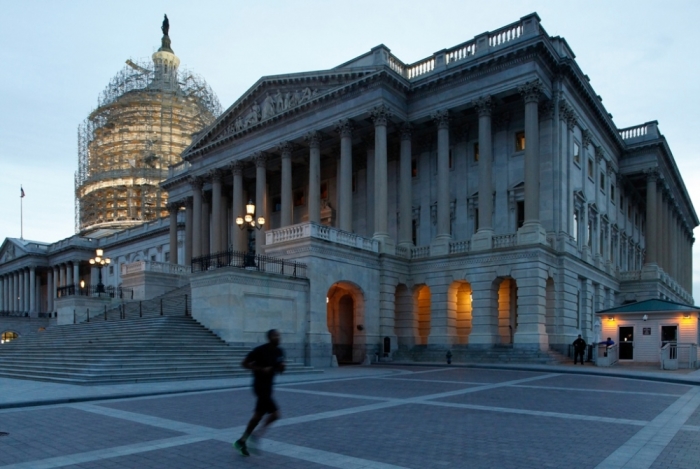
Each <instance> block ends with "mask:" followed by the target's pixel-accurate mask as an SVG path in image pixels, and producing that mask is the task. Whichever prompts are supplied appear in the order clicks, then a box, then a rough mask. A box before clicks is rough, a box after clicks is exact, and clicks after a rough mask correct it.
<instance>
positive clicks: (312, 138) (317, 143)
mask: <svg viewBox="0 0 700 469" xmlns="http://www.w3.org/2000/svg"><path fill="white" fill-rule="evenodd" d="M304 140H305V141H306V142H307V143H308V144H309V147H310V148H320V147H321V140H322V138H321V134H320V133H319V132H317V131H315V130H312V131H311V132H308V133H307V134H306V135H304Z"/></svg>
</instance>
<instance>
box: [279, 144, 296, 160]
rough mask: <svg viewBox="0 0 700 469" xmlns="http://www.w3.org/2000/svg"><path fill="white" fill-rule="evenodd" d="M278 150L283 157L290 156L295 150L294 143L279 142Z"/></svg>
mask: <svg viewBox="0 0 700 469" xmlns="http://www.w3.org/2000/svg"><path fill="white" fill-rule="evenodd" d="M277 151H278V152H280V153H281V154H282V158H289V157H290V156H292V151H294V144H293V143H292V142H288V141H284V142H280V143H278V144H277Z"/></svg>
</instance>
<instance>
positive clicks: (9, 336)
mask: <svg viewBox="0 0 700 469" xmlns="http://www.w3.org/2000/svg"><path fill="white" fill-rule="evenodd" d="M17 337H19V334H18V333H16V332H14V331H5V332H3V333H2V334H0V344H6V343H8V342H11V341H13V340H15V339H16V338H17Z"/></svg>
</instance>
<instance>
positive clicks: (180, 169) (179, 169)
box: [168, 161, 192, 179]
mask: <svg viewBox="0 0 700 469" xmlns="http://www.w3.org/2000/svg"><path fill="white" fill-rule="evenodd" d="M190 167H192V164H191V163H190V162H189V161H181V162H179V163H177V164H174V165H172V166H169V167H168V179H170V178H173V177H175V176H177V175H179V174H182V173H184V172H187V170H189V169H190Z"/></svg>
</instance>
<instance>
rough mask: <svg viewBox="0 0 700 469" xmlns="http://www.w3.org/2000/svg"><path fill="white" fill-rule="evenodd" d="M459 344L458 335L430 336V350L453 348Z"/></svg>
mask: <svg viewBox="0 0 700 469" xmlns="http://www.w3.org/2000/svg"><path fill="white" fill-rule="evenodd" d="M456 343H457V336H456V335H433V334H430V335H429V336H428V348H443V347H451V346H453V345H454V344H456Z"/></svg>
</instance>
